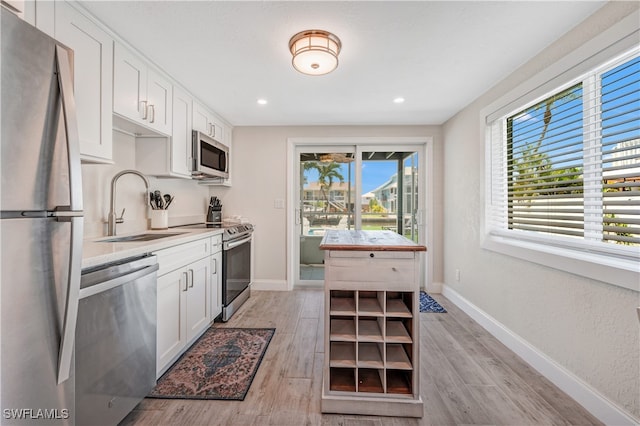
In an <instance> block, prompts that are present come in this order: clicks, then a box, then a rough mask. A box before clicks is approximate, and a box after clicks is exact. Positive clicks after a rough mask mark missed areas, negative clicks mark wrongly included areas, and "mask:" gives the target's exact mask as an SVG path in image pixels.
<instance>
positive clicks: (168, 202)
mask: <svg viewBox="0 0 640 426" xmlns="http://www.w3.org/2000/svg"><path fill="white" fill-rule="evenodd" d="M165 197H166V195H165ZM172 201H173V195H171V196H170V197H169V201H167V203H166V204H165V205H164V208H165V210H166V209H168V208H169V204H171V202H172Z"/></svg>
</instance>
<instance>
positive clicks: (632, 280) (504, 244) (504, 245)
mask: <svg viewBox="0 0 640 426" xmlns="http://www.w3.org/2000/svg"><path fill="white" fill-rule="evenodd" d="M482 248H484V249H486V250H491V251H494V252H497V253H501V254H505V255H507V256H512V257H516V258H519V259H523V260H526V261H529V262H533V263H537V264H539V265H543V266H547V267H550V268H554V269H558V270H561V271H565V272H569V273H571V274H575V275H580V276H583V277H586V278H590V279H594V280H598V281H602V282H605V283H607V284H612V285H616V286H619V287H623V288H626V289H629V290H633V291H636V292H640V261H638V260H632V259H628V258H620V257H616V256H608V255H605V254H600V253H593V252H586V251H582V250H576V249H572V248H568V247H560V246H551V245H547V244H543V243H539V242H534V241H528V240H522V239H517V238H513V237H510V236H501V235H487V236H486V237H485V239H484V241H483V244H482Z"/></svg>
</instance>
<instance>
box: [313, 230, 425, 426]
mask: <svg viewBox="0 0 640 426" xmlns="http://www.w3.org/2000/svg"><path fill="white" fill-rule="evenodd" d="M320 249H322V250H324V251H325V252H324V259H325V284H324V289H325V337H324V339H325V359H324V369H323V388H322V412H325V413H344V414H364V415H382V416H408V417H422V412H423V407H422V406H423V404H422V399H421V397H420V383H419V377H420V370H419V360H420V354H419V348H420V340H419V330H420V321H419V311H420V309H419V292H420V279H419V276H420V275H419V274H420V256H421V254H420V252H423V251H426V247H425V246H422V245H419V244H416V243H414V242H413V241H411V240H408V239H407V238H405V237H403V236H401V235H398V234H396V233H395V232H391V231H351V230H330V231H327V233H326V234H325V236H324V238H323V239H322V242H321V244H320Z"/></svg>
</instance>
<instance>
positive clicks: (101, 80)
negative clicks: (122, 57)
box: [55, 2, 113, 163]
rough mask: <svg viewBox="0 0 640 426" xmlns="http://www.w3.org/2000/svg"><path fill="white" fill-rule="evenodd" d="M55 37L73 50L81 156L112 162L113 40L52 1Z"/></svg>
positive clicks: (60, 3) (68, 9)
mask: <svg viewBox="0 0 640 426" xmlns="http://www.w3.org/2000/svg"><path fill="white" fill-rule="evenodd" d="M55 37H56V39H57V40H58V41H60V42H61V43H63V44H65V45H67V46H69V47H70V48H72V49H73V51H74V55H73V61H74V68H73V74H74V94H75V100H76V105H77V115H78V134H79V136H80V154H81V158H82V159H83V160H84V161H88V162H98V163H111V162H112V160H113V143H112V133H111V128H112V113H111V104H112V78H113V71H112V70H113V67H112V64H113V62H112V61H113V39H111V38H110V37H109V36H108V35H107V34H106V33H105V32H104V31H103V30H102V29H100V28H99V27H98V26H97V25H96V24H94V23H93V22H92V21H90V20H89V19H88V18H87V17H85V16H84V15H83V14H81V13H80V12H78V11H77V10H76V9H74V8H73V7H72V6H70V5H69V4H68V3H66V2H56V4H55Z"/></svg>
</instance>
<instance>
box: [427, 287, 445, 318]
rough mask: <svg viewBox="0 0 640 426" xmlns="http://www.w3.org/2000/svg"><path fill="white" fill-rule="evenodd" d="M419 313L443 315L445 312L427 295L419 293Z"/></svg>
mask: <svg viewBox="0 0 640 426" xmlns="http://www.w3.org/2000/svg"><path fill="white" fill-rule="evenodd" d="M420 312H435V313H445V312H447V310H446V309H445V308H443V307H442V306H440V304H439V303H438V302H436V301H435V300H433V298H432V297H431V296H429V295H428V294H427V293H425V292H424V291H420Z"/></svg>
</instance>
